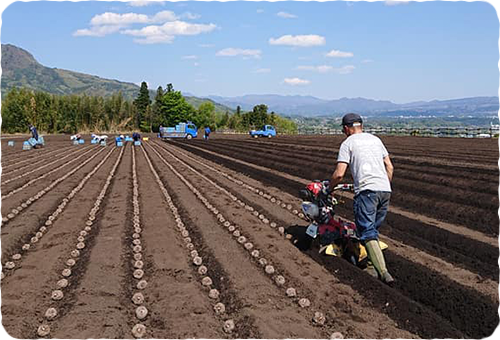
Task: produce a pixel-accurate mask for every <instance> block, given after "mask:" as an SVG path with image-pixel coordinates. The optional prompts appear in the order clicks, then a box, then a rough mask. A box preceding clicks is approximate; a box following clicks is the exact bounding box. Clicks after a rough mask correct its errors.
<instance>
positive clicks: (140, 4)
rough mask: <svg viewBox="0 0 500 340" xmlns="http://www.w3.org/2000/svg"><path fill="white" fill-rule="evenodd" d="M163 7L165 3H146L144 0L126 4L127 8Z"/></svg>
mask: <svg viewBox="0 0 500 340" xmlns="http://www.w3.org/2000/svg"><path fill="white" fill-rule="evenodd" d="M155 4H157V5H164V4H165V1H146V0H137V1H130V2H129V3H128V5H129V6H132V7H143V6H149V5H155Z"/></svg>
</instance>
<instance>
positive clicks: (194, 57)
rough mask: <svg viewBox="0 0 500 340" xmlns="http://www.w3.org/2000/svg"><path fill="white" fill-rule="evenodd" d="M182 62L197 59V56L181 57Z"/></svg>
mask: <svg viewBox="0 0 500 340" xmlns="http://www.w3.org/2000/svg"><path fill="white" fill-rule="evenodd" d="M182 59H184V60H189V59H198V56H197V55H185V56H183V57H182Z"/></svg>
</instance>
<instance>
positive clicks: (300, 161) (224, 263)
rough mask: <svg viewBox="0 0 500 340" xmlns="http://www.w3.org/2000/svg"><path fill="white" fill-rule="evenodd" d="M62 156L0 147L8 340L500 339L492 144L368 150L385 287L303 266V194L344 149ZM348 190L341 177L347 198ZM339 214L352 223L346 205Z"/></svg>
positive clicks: (321, 141)
mask: <svg viewBox="0 0 500 340" xmlns="http://www.w3.org/2000/svg"><path fill="white" fill-rule="evenodd" d="M149 137H150V138H149V140H148V141H143V142H142V145H140V146H139V145H136V146H134V145H133V144H132V143H129V142H128V143H125V144H124V146H122V147H116V146H115V145H114V143H112V142H110V141H108V145H107V146H101V145H91V144H89V142H88V141H89V136H87V135H84V136H83V138H84V139H85V144H82V145H72V142H71V141H70V140H69V136H68V135H47V136H45V142H46V146H45V147H44V148H41V149H36V150H35V149H34V150H26V151H23V150H21V149H22V142H21V141H20V139H13V140H15V144H14V146H13V147H10V146H7V142H8V138H5V139H4V138H2V140H1V148H2V155H1V156H2V158H1V164H2V177H1V189H2V191H1V192H2V217H3V220H2V228H1V241H2V267H3V268H2V281H1V293H2V323H3V327H4V329H5V331H6V332H7V333H8V334H9V335H11V336H13V337H15V338H40V337H48V338H132V337H136V338H141V337H145V338H280V339H281V338H315V339H316V338H317V339H320V338H323V339H324V338H341V337H343V338H484V337H488V336H490V335H492V334H493V332H494V331H495V330H496V328H497V325H498V312H497V310H498V303H499V297H498V283H499V281H498V276H499V268H498V263H497V261H498V255H499V249H498V234H499V228H498V184H499V183H498V181H499V170H498V154H499V150H498V140H497V139H458V138H432V137H410V136H405V137H401V136H380V138H381V139H382V141H383V142H384V144H385V145H386V147H387V149H388V151H389V153H390V156H391V159H392V161H393V163H394V168H395V171H394V179H393V182H392V189H393V195H392V198H391V205H390V208H389V214H388V216H387V218H386V221H385V222H384V224H383V225H382V227H381V235H382V236H381V239H382V240H383V241H384V242H386V243H387V244H388V245H389V248H388V250H387V251H386V252H385V257H386V261H387V265H388V268H389V269H390V271H391V273H392V274H393V276H394V277H395V279H396V283H395V284H394V285H393V286H387V285H384V284H383V283H382V282H380V281H379V280H377V279H375V278H372V277H371V276H369V275H368V274H367V273H365V272H363V271H362V270H361V269H359V268H357V267H355V266H353V265H351V264H349V263H348V262H347V261H345V260H343V259H339V258H336V257H332V256H325V255H320V254H319V253H318V249H317V248H313V249H309V250H307V251H301V250H299V249H298V248H297V247H296V246H295V245H294V244H293V243H292V242H291V241H290V240H289V239H288V238H287V237H286V230H287V228H288V227H290V226H294V225H301V226H307V224H308V222H307V221H306V220H305V219H304V218H303V215H302V214H301V209H300V203H301V200H300V199H299V197H298V192H299V190H300V189H302V188H303V187H304V186H305V185H306V184H307V183H309V182H311V181H312V180H316V179H318V180H323V179H327V178H329V177H330V176H331V173H332V172H333V170H334V166H335V161H336V158H337V152H338V148H339V146H340V144H341V142H342V141H343V139H344V137H343V136H340V135H336V136H312V135H303V136H292V135H280V136H278V137H276V138H270V139H267V138H265V139H264V138H261V139H252V138H250V137H249V136H248V135H222V134H216V133H215V134H212V135H211V136H210V140H209V141H204V140H203V139H202V138H197V139H192V140H189V141H187V140H171V141H162V140H160V139H158V138H156V137H155V136H153V135H152V134H151V135H149ZM351 180H352V179H351V178H350V175H349V176H348V177H347V178H345V182H349V181H351ZM341 198H342V200H343V201H344V204H342V205H338V206H337V208H336V214H338V215H339V216H340V217H342V218H344V219H348V220H353V212H352V194H349V193H345V194H343V195H342V196H341Z"/></svg>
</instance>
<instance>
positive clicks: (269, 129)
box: [249, 125, 276, 138]
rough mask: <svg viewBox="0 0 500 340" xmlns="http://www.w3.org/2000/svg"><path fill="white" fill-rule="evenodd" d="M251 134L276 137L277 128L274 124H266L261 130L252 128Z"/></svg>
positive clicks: (255, 136) (253, 135)
mask: <svg viewBox="0 0 500 340" xmlns="http://www.w3.org/2000/svg"><path fill="white" fill-rule="evenodd" d="M249 133H250V136H252V137H254V138H257V137H267V138H271V137H276V129H275V128H274V126H272V125H264V126H263V127H262V129H260V130H250V132H249Z"/></svg>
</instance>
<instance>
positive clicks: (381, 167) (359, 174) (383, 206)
mask: <svg viewBox="0 0 500 340" xmlns="http://www.w3.org/2000/svg"><path fill="white" fill-rule="evenodd" d="M342 128H343V131H344V134H345V135H346V136H347V139H346V140H344V142H343V143H342V145H341V146H340V149H339V154H338V158H337V167H336V169H335V172H334V173H333V175H332V179H331V181H330V187H331V188H333V187H335V186H336V185H337V184H339V183H340V182H341V181H342V178H343V177H344V174H345V172H346V170H347V166H349V167H350V168H351V174H352V178H353V180H354V192H355V196H354V217H355V223H356V231H357V234H358V237H359V238H360V240H361V242H362V243H363V244H364V246H365V248H366V251H367V254H368V258H369V259H370V261H371V263H372V265H369V266H368V270H367V271H368V272H369V273H370V274H371V275H373V276H378V277H380V279H381V280H382V281H383V282H385V283H387V284H391V283H393V282H394V278H393V277H392V276H391V274H389V271H388V270H387V267H386V264H385V259H384V254H383V253H382V250H381V249H380V245H379V243H378V238H379V232H378V229H379V228H380V225H381V224H382V222H383V221H384V219H385V217H386V215H387V210H388V208H389V200H390V198H391V183H390V182H391V181H392V174H393V169H394V168H393V165H392V162H391V159H390V158H389V153H388V152H387V149H386V148H385V146H384V144H383V143H382V141H381V140H380V139H379V138H378V137H376V136H374V135H372V134H369V133H365V132H363V120H362V119H361V117H360V116H359V115H358V114H355V113H349V114H346V115H345V116H344V117H343V118H342ZM373 267H375V268H373ZM374 269H376V272H375V270H374ZM377 273H378V275H377Z"/></svg>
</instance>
